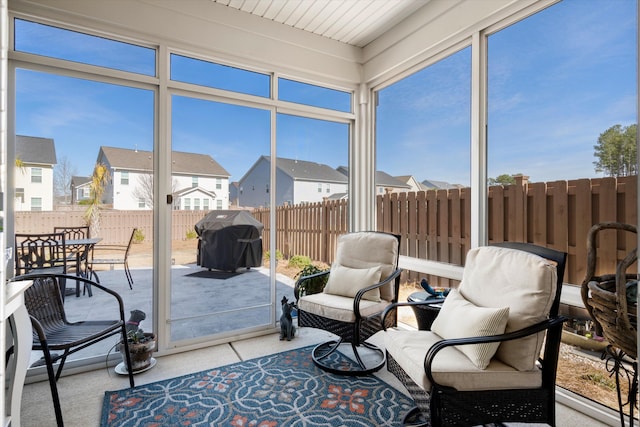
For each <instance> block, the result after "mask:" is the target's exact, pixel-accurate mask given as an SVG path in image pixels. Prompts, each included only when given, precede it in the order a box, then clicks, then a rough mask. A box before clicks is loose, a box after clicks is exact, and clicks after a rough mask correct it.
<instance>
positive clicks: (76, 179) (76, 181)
mask: <svg viewBox="0 0 640 427" xmlns="http://www.w3.org/2000/svg"><path fill="white" fill-rule="evenodd" d="M90 182H91V177H90V176H72V177H71V186H72V187H74V188H77V187H80V186H82V185H87V184H89V183H90Z"/></svg>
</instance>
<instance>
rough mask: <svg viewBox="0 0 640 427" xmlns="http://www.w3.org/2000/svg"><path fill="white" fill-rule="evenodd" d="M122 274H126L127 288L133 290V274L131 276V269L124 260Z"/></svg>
mask: <svg viewBox="0 0 640 427" xmlns="http://www.w3.org/2000/svg"><path fill="white" fill-rule="evenodd" d="M124 274H125V275H126V276H127V282H129V289H131V290H133V276H131V271H130V270H129V263H128V262H126V261H125V262H124Z"/></svg>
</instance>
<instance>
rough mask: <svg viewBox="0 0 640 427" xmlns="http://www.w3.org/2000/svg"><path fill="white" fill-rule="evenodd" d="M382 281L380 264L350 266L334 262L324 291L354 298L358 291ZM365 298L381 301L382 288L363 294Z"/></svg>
mask: <svg viewBox="0 0 640 427" xmlns="http://www.w3.org/2000/svg"><path fill="white" fill-rule="evenodd" d="M378 282H380V266H377V267H371V268H349V267H344V266H342V265H340V264H336V263H333V265H332V266H331V271H330V272H329V280H328V281H327V284H326V286H325V287H324V292H325V293H327V294H332V295H340V296H343V297H350V298H353V297H355V296H356V294H357V293H358V291H359V290H360V289H362V288H366V287H367V286H371V285H373V284H376V283H378ZM363 298H364V299H368V300H371V301H377V302H379V301H380V289H379V288H376V289H372V290H370V291H368V292H366V293H365V294H364V295H363Z"/></svg>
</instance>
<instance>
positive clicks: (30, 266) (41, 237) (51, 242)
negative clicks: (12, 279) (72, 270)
mask: <svg viewBox="0 0 640 427" xmlns="http://www.w3.org/2000/svg"><path fill="white" fill-rule="evenodd" d="M14 258H15V274H16V275H22V274H26V273H35V272H42V271H47V272H51V273H62V274H66V273H68V265H67V263H68V258H67V247H66V245H65V235H64V233H41V234H21V233H16V234H15V255H14Z"/></svg>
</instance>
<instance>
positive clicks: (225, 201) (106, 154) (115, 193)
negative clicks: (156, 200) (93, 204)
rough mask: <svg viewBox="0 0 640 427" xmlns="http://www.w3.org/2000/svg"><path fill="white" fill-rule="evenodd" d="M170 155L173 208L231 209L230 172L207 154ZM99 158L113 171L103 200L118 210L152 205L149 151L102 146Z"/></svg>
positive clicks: (176, 153)
mask: <svg viewBox="0 0 640 427" xmlns="http://www.w3.org/2000/svg"><path fill="white" fill-rule="evenodd" d="M171 156H172V157H171V160H172V171H171V172H172V173H171V175H172V180H173V184H172V186H173V199H174V200H173V207H174V209H185V210H201V209H202V210H210V209H228V207H229V176H230V174H229V172H227V171H226V170H225V169H224V168H223V167H222V166H220V164H219V163H218V162H216V161H215V160H214V159H213V158H212V157H211V156H209V155H207V154H196V153H185V152H180V151H173V152H172V153H171ZM97 162H98V163H103V164H105V165H106V166H107V167H108V169H109V172H110V180H109V184H108V185H107V187H106V189H105V194H104V197H103V203H105V204H107V205H112V206H113V209H119V210H144V209H152V208H153V156H152V153H151V152H150V151H143V150H131V149H126V148H116V147H104V146H103V147H100V153H99V154H98V159H97Z"/></svg>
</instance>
